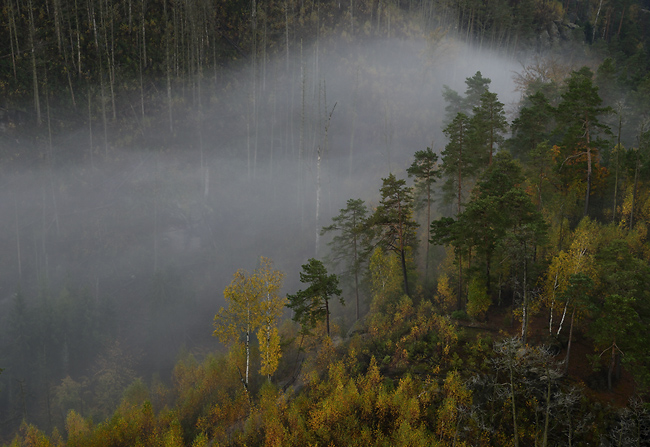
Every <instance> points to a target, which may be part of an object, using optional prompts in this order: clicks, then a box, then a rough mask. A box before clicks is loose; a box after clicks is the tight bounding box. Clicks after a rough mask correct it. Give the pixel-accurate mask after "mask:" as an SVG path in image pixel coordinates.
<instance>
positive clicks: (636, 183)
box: [630, 148, 641, 230]
mask: <svg viewBox="0 0 650 447" xmlns="http://www.w3.org/2000/svg"><path fill="white" fill-rule="evenodd" d="M640 150H641V148H638V149H637V150H636V163H635V166H634V187H633V188H632V208H631V210H630V230H633V229H634V207H635V206H636V191H637V188H638V186H639V165H640V164H641V160H640V159H641V155H640V154H639V151H640Z"/></svg>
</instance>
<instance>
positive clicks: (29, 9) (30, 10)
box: [27, 0, 42, 127]
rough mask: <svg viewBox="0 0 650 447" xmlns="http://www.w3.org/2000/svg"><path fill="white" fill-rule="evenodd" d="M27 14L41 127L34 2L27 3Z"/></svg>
mask: <svg viewBox="0 0 650 447" xmlns="http://www.w3.org/2000/svg"><path fill="white" fill-rule="evenodd" d="M27 13H28V17H29V45H30V47H31V52H30V53H31V61H32V84H33V91H34V111H35V112H36V125H37V126H39V127H40V126H41V124H42V118H41V102H40V99H39V93H38V71H37V70H36V27H35V25H34V5H33V3H32V0H29V1H28V3H27Z"/></svg>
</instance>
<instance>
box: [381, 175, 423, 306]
mask: <svg viewBox="0 0 650 447" xmlns="http://www.w3.org/2000/svg"><path fill="white" fill-rule="evenodd" d="M380 193H381V200H380V201H379V206H377V209H376V210H375V213H374V214H373V216H372V219H371V225H372V226H373V228H374V230H375V234H376V236H377V238H378V239H379V243H380V244H381V245H382V247H383V248H384V249H386V250H388V251H392V252H393V253H395V254H396V255H397V256H399V259H400V262H401V267H402V279H403V284H404V293H406V294H407V295H409V281H408V270H407V254H408V251H409V250H413V249H415V248H416V247H417V239H416V237H415V236H416V229H417V227H418V226H419V225H418V223H417V222H415V220H414V219H413V191H412V188H410V187H408V186H406V180H403V179H400V180H398V179H397V178H396V177H395V175H393V174H390V175H389V176H388V177H386V178H383V179H382V187H381V189H380Z"/></svg>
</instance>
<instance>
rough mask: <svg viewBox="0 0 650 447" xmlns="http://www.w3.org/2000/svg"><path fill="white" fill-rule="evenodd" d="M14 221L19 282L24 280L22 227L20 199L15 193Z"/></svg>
mask: <svg viewBox="0 0 650 447" xmlns="http://www.w3.org/2000/svg"><path fill="white" fill-rule="evenodd" d="M14 222H15V224H16V258H17V259H18V283H19V284H20V283H22V281H23V268H22V263H21V258H20V229H19V227H18V199H16V194H15V193H14Z"/></svg>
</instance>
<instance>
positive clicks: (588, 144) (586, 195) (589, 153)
mask: <svg viewBox="0 0 650 447" xmlns="http://www.w3.org/2000/svg"><path fill="white" fill-rule="evenodd" d="M601 4H602V0H601ZM585 122H586V127H587V147H586V151H587V192H586V193H585V211H584V215H585V216H587V215H588V214H589V196H590V195H591V142H590V141H589V120H588V119H586V120H585Z"/></svg>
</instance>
